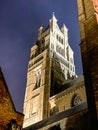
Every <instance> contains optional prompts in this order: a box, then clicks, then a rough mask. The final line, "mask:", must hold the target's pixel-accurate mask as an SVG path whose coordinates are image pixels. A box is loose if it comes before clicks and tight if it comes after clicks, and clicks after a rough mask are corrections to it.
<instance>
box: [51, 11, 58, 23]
mask: <svg viewBox="0 0 98 130" xmlns="http://www.w3.org/2000/svg"><path fill="white" fill-rule="evenodd" d="M54 14H55V12H52V20H54V21H56V22H57V19H56V17H55V15H54Z"/></svg>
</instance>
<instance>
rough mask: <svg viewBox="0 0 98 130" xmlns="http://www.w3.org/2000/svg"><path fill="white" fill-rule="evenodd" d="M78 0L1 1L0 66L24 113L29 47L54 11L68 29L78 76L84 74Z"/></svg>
mask: <svg viewBox="0 0 98 130" xmlns="http://www.w3.org/2000/svg"><path fill="white" fill-rule="evenodd" d="M76 1H77V0H0V66H1V68H2V71H3V74H4V77H5V80H6V83H7V86H8V88H9V91H10V94H11V96H12V99H13V102H14V104H15V107H16V110H17V111H19V112H22V108H23V101H24V93H25V87H26V75H27V66H28V61H29V55H30V48H31V47H32V46H33V44H34V42H35V41H36V38H37V33H38V29H39V27H40V26H41V25H42V24H43V25H45V26H48V24H49V19H50V18H51V17H52V13H53V12H55V17H56V18H57V20H58V25H59V27H61V26H62V25H63V23H65V25H66V26H67V28H68V30H69V31H68V34H69V44H70V45H71V47H72V49H73V50H74V57H75V65H76V73H77V75H81V74H82V67H81V66H82V65H81V56H80V47H79V44H80V33H79V25H78V17H77V15H78V13H77V3H76Z"/></svg>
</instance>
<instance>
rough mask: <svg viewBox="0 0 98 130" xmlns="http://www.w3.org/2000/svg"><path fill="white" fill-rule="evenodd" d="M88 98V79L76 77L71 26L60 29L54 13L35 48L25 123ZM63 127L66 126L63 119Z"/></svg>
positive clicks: (25, 109) (31, 58)
mask: <svg viewBox="0 0 98 130" xmlns="http://www.w3.org/2000/svg"><path fill="white" fill-rule="evenodd" d="M85 102H86V94H85V87H84V79H83V77H82V76H81V77H80V78H76V74H75V65H74V52H73V50H72V49H71V47H70V45H69V43H68V29H67V28H66V26H65V25H63V27H62V28H61V29H60V28H59V26H58V24H57V19H56V18H55V16H54V14H53V16H52V18H51V19H50V23H49V26H48V27H47V28H45V27H44V26H41V27H40V28H39V32H38V39H37V41H36V43H35V44H34V46H33V47H32V48H31V53H30V61H29V64H28V72H27V86H26V93H25V100H24V114H25V117H24V123H23V127H24V128H26V127H28V126H30V125H32V124H35V123H37V122H39V121H42V120H44V119H47V118H49V117H51V116H53V115H55V114H57V113H60V112H63V111H66V110H68V109H71V108H72V107H74V106H78V105H80V104H82V103H85ZM60 127H64V126H63V125H62V123H61V125H60ZM45 129H46V128H45Z"/></svg>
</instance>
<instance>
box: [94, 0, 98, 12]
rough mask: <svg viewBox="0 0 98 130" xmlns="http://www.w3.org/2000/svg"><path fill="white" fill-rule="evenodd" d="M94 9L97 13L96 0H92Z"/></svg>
mask: <svg viewBox="0 0 98 130" xmlns="http://www.w3.org/2000/svg"><path fill="white" fill-rule="evenodd" d="M93 5H94V10H95V12H96V13H97V14H98V0H93Z"/></svg>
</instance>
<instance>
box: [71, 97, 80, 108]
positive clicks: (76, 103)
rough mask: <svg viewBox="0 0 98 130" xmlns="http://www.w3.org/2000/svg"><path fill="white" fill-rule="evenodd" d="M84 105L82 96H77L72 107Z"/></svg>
mask: <svg viewBox="0 0 98 130" xmlns="http://www.w3.org/2000/svg"><path fill="white" fill-rule="evenodd" d="M81 103H82V98H81V97H80V95H76V96H75V97H74V98H73V100H72V106H77V105H79V104H81Z"/></svg>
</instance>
